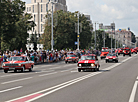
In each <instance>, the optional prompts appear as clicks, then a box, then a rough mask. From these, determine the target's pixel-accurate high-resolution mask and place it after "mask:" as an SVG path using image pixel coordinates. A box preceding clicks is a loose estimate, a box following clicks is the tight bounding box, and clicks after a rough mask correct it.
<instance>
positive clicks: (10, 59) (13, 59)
mask: <svg viewBox="0 0 138 102" xmlns="http://www.w3.org/2000/svg"><path fill="white" fill-rule="evenodd" d="M24 60H25V58H24V57H10V58H9V61H24Z"/></svg>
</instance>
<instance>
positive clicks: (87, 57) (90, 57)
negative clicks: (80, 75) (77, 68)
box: [81, 56, 95, 60]
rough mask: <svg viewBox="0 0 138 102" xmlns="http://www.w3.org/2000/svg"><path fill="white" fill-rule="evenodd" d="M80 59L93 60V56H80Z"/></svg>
mask: <svg viewBox="0 0 138 102" xmlns="http://www.w3.org/2000/svg"><path fill="white" fill-rule="evenodd" d="M81 60H95V56H82V57H81Z"/></svg>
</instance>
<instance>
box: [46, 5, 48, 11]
mask: <svg viewBox="0 0 138 102" xmlns="http://www.w3.org/2000/svg"><path fill="white" fill-rule="evenodd" d="M46 12H48V4H46Z"/></svg>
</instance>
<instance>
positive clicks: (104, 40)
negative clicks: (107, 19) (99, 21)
mask: <svg viewBox="0 0 138 102" xmlns="http://www.w3.org/2000/svg"><path fill="white" fill-rule="evenodd" d="M104 48H105V27H104Z"/></svg>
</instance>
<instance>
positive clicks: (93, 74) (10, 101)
mask: <svg viewBox="0 0 138 102" xmlns="http://www.w3.org/2000/svg"><path fill="white" fill-rule="evenodd" d="M120 64H121V63H120ZM114 67H116V66H113V67H110V68H109V67H108V68H106V69H108V70H110V69H112V68H114ZM97 73H98V74H100V73H103V72H96V73H91V74H88V75H85V76H82V77H79V78H76V79H73V80H71V81H67V82H65V83H62V84H59V85H56V86H53V87H51V88H48V89H44V90H41V91H38V92H35V93H32V94H29V95H26V96H23V97H19V98H16V99H12V100H9V101H6V102H12V101H15V100H18V99H21V98H25V97H28V96H32V95H35V94H39V93H43V92H46V91H49V90H52V89H55V88H58V87H60V86H61V87H62V86H63V85H66V84H69V83H71V82H73V81H77V80H79V79H82V78H86V77H88V76H90V75H91V77H92V76H95V75H97ZM54 92H55V91H54ZM47 94H48V93H47ZM49 94H50V93H49ZM42 97H43V96H42ZM36 98H37V97H36ZM36 98H35V99H33V100H36ZM40 98H41V97H40ZM37 99H38V98H37ZM33 100H30V101H33ZM30 101H28V102H30ZM26 102H27V101H26Z"/></svg>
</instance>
